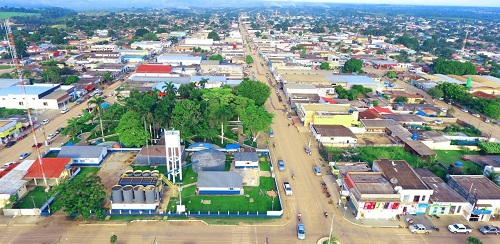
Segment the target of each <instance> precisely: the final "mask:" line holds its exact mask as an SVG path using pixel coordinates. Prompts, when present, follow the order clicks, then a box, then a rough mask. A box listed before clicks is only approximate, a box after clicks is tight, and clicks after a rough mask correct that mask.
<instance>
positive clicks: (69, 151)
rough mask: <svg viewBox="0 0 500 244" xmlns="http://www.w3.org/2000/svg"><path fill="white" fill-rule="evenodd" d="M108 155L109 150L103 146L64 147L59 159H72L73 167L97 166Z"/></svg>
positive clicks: (58, 155)
mask: <svg viewBox="0 0 500 244" xmlns="http://www.w3.org/2000/svg"><path fill="white" fill-rule="evenodd" d="M107 154H108V150H107V148H106V147H102V146H63V147H62V148H61V151H60V152H59V154H57V157H58V158H71V164H72V165H86V166H89V165H92V166H97V165H99V164H101V162H102V160H103V159H104V157H106V155H107Z"/></svg>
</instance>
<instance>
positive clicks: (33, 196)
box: [14, 186, 51, 209]
mask: <svg viewBox="0 0 500 244" xmlns="http://www.w3.org/2000/svg"><path fill="white" fill-rule="evenodd" d="M50 194H51V192H49V193H48V194H47V193H45V187H43V186H37V187H35V188H34V189H33V190H31V191H29V192H28V194H26V196H24V197H23V198H22V199H20V200H19V201H18V202H17V203H16V204H15V205H14V208H24V209H26V208H40V207H42V205H43V204H44V203H45V202H47V200H48V199H49V198H50Z"/></svg>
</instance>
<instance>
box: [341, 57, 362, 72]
mask: <svg viewBox="0 0 500 244" xmlns="http://www.w3.org/2000/svg"><path fill="white" fill-rule="evenodd" d="M361 68H363V62H361V60H359V59H356V58H351V59H349V60H347V61H346V62H345V64H344V68H342V72H343V73H352V72H356V73H359V72H360V71H361Z"/></svg>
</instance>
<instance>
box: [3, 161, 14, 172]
mask: <svg viewBox="0 0 500 244" xmlns="http://www.w3.org/2000/svg"><path fill="white" fill-rule="evenodd" d="M15 163H16V162H15V161H12V162H8V163H5V164H4V165H3V166H2V167H1V168H0V171H4V170H6V169H7V168H8V167H9V166H11V165H13V164H15Z"/></svg>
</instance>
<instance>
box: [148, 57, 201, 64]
mask: <svg viewBox="0 0 500 244" xmlns="http://www.w3.org/2000/svg"><path fill="white" fill-rule="evenodd" d="M156 62H157V63H162V64H169V65H171V66H183V65H185V66H190V65H200V64H201V57H198V56H190V55H187V54H165V55H160V56H158V57H157V58H156Z"/></svg>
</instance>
